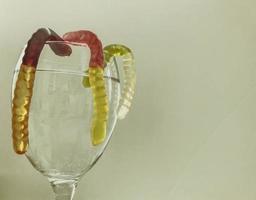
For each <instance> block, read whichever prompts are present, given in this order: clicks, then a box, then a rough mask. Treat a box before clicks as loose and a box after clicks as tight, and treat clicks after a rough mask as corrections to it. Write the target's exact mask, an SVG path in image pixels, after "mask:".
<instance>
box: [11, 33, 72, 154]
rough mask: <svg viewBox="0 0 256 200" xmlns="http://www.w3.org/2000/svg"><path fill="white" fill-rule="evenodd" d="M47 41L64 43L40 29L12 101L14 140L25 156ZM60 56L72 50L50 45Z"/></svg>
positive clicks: (31, 43) (27, 51) (30, 44)
mask: <svg viewBox="0 0 256 200" xmlns="http://www.w3.org/2000/svg"><path fill="white" fill-rule="evenodd" d="M46 41H63V39H62V38H61V37H59V36H58V35H57V34H56V33H55V32H54V31H53V30H51V29H45V28H40V29H38V30H37V31H36V32H35V33H34V34H33V35H32V37H31V39H30V40H29V41H28V43H27V47H26V49H25V54H24V56H23V59H22V64H21V66H20V71H19V74H18V78H17V82H16V86H15V89H14V97H13V100H12V130H13V133H12V138H13V147H14V150H15V152H16V153H17V154H24V153H25V152H26V151H27V148H28V144H29V137H28V120H29V109H30V104H31V98H32V94H33V86H34V80H35V73H36V68H37V64H38V60H39V56H40V54H41V51H42V49H43V47H44V45H45V42H46ZM49 45H50V47H51V49H52V50H53V51H54V53H55V54H56V55H58V56H69V55H70V54H71V48H70V47H69V46H68V45H65V44H61V43H59V44H54V43H52V44H49Z"/></svg>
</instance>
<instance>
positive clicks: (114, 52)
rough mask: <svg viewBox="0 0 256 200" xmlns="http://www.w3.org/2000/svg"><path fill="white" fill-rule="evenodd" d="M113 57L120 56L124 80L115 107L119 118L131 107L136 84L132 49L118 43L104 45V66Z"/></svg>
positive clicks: (123, 116)
mask: <svg viewBox="0 0 256 200" xmlns="http://www.w3.org/2000/svg"><path fill="white" fill-rule="evenodd" d="M114 57H122V63H123V71H124V81H123V88H122V92H121V99H120V102H119V106H118V109H117V116H118V118H119V119H123V118H125V116H126V114H127V113H128V112H129V109H130V107H131V101H132V99H133V96H134V90H135V84H136V71H135V66H134V56H133V54H132V51H131V50H130V49H129V48H128V47H126V46H124V45H120V44H111V45H108V46H106V47H104V61H105V66H107V65H108V64H109V63H111V62H112V60H113V58H114Z"/></svg>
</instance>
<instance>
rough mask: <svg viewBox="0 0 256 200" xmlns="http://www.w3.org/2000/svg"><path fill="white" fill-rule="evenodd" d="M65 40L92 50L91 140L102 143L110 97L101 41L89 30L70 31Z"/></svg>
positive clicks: (94, 143) (105, 130)
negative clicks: (106, 85)
mask: <svg viewBox="0 0 256 200" xmlns="http://www.w3.org/2000/svg"><path fill="white" fill-rule="evenodd" d="M63 39H64V40H65V41H70V42H77V43H80V44H85V45H87V46H88V47H89V49H90V51H91V59H90V63H89V84H90V87H91V89H92V94H93V117H92V126H91V140H92V144H93V145H98V144H101V143H102V142H103V141H104V140H105V138H106V132H107V120H108V111H109V106H108V99H107V93H106V87H105V81H104V76H103V73H104V59H103V49H102V44H101V41H100V40H99V39H98V38H97V36H96V35H95V34H94V33H92V32H90V31H87V30H80V31H76V32H69V33H66V34H65V35H64V36H63Z"/></svg>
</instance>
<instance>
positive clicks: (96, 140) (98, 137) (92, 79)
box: [84, 67, 109, 145]
mask: <svg viewBox="0 0 256 200" xmlns="http://www.w3.org/2000/svg"><path fill="white" fill-rule="evenodd" d="M103 73H104V71H103V68H102V67H89V85H90V87H91V89H92V95H93V117H92V127H91V138H92V144H93V145H98V144H101V143H102V142H104V140H105V138H106V132H107V120H108V110H109V108H108V99H107V92H106V87H105V81H104V77H103ZM84 80H85V79H84Z"/></svg>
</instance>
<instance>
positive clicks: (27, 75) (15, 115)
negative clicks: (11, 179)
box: [12, 65, 36, 154]
mask: <svg viewBox="0 0 256 200" xmlns="http://www.w3.org/2000/svg"><path fill="white" fill-rule="evenodd" d="M35 71H36V69H35V67H32V66H28V65H21V67H20V71H19V75H18V79H17V82H16V88H15V90H14V98H13V106H12V129H13V134H12V137H13V147H14V149H15V151H16V153H18V154H23V153H24V152H25V151H26V149H27V147H28V116H29V106H30V99H31V97H32V94H33V85H34V79H35Z"/></svg>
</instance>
